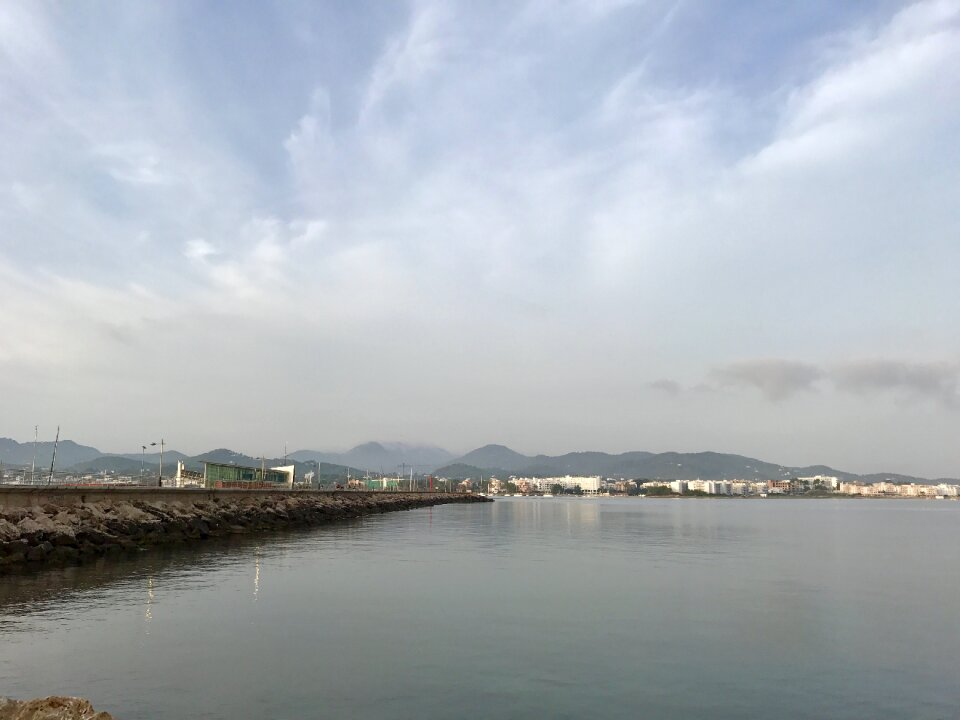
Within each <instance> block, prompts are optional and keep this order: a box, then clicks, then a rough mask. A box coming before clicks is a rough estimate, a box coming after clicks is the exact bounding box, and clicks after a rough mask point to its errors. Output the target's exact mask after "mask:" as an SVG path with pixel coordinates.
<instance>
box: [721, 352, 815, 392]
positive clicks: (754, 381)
mask: <svg viewBox="0 0 960 720" xmlns="http://www.w3.org/2000/svg"><path fill="white" fill-rule="evenodd" d="M712 375H713V378H714V379H715V380H716V381H717V382H718V383H719V384H720V385H724V386H747V387H754V388H757V389H758V390H759V391H760V392H762V393H763V396H764V397H765V398H767V399H768V400H772V401H774V402H777V401H780V400H784V399H786V398H788V397H790V396H791V395H794V394H796V393H798V392H803V391H808V390H812V389H813V386H814V384H815V383H816V382H817V381H818V380H820V379H821V378H822V377H823V376H824V372H823V370H821V369H820V368H819V367H817V366H816V365H811V364H809V363H803V362H796V361H794V360H781V359H777V358H764V359H758V360H742V361H739V362H735V363H731V364H729V365H724V366H723V367H719V368H716V369H714V370H713V373H712Z"/></svg>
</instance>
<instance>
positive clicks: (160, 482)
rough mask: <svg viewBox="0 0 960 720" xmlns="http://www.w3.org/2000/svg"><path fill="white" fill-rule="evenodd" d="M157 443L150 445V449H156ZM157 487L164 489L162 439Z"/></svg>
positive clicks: (161, 442)
mask: <svg viewBox="0 0 960 720" xmlns="http://www.w3.org/2000/svg"><path fill="white" fill-rule="evenodd" d="M155 446H156V443H155V442H152V443H150V447H155ZM157 487H163V438H160V471H159V472H158V473H157Z"/></svg>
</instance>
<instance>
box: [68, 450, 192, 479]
mask: <svg viewBox="0 0 960 720" xmlns="http://www.w3.org/2000/svg"><path fill="white" fill-rule="evenodd" d="M163 455H164V457H163V460H164V462H163V469H164V475H173V474H174V472H175V470H176V465H175V464H173V463H171V464H170V465H167V462H166V460H167V457H166V455H167V454H166V453H164V454H163ZM140 467H141V466H140V458H137V459H136V460H133V459H131V458H129V457H125V456H123V455H102V456H101V457H98V458H94V459H93V460H84V461H83V462H78V463H74V464H73V465H71V466H70V467H67V468H63V469H64V470H69V471H70V472H75V473H94V474H96V473H102V472H107V473H111V474H114V475H130V476H132V477H138V476H139V475H140ZM159 470H160V465H159V463H149V462H145V463H144V464H143V474H144V476H145V477H154V478H155V477H157V475H158V473H159Z"/></svg>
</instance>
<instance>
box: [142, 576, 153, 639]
mask: <svg viewBox="0 0 960 720" xmlns="http://www.w3.org/2000/svg"><path fill="white" fill-rule="evenodd" d="M152 619H153V576H152V575H150V576H148V577H147V607H146V609H145V610H144V612H143V620H144V623H145V624H146V631H147V635H149V634H150V621H151V620H152Z"/></svg>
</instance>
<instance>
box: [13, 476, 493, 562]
mask: <svg viewBox="0 0 960 720" xmlns="http://www.w3.org/2000/svg"><path fill="white" fill-rule="evenodd" d="M5 500H6V501H7V502H9V504H7V503H6V502H5ZM29 500H30V502H29V503H24V502H23V496H22V493H21V494H20V495H19V496H14V494H13V493H8V494H4V493H2V492H0V576H2V575H4V574H7V573H11V572H19V571H23V570H27V571H29V570H32V569H40V568H44V567H64V566H69V565H82V564H83V563H84V562H87V561H92V560H95V559H97V558H101V557H113V556H117V555H120V554H123V553H126V552H131V551H143V550H148V549H149V548H152V547H161V546H171V545H173V546H175V545H186V544H192V543H198V542H202V541H204V540H206V539H208V538H216V537H226V536H229V535H243V534H254V533H258V534H259V533H269V532H271V531H275V530H286V529H294V528H298V527H313V526H316V525H322V524H325V523H329V522H336V521H338V520H346V519H350V518H358V517H363V516H365V515H373V514H379V513H387V512H397V511H400V510H412V509H415V508H421V507H432V506H435V505H446V504H451V503H475V502H493V500H491V499H489V498H486V497H481V496H477V495H472V494H464V493H390V492H379V491H378V492H356V491H342V492H317V491H293V492H276V491H235V490H219V491H196V492H194V491H183V490H180V491H177V494H171V493H170V491H166V492H162V491H160V492H155V493H150V492H149V491H147V492H144V491H143V490H142V489H140V490H138V491H137V492H135V493H123V492H119V493H118V492H117V491H116V490H112V491H109V492H108V493H107V494H104V493H98V492H96V491H91V490H90V489H75V490H64V489H53V490H50V491H48V492H37V491H35V490H34V491H31V493H30V497H29Z"/></svg>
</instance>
